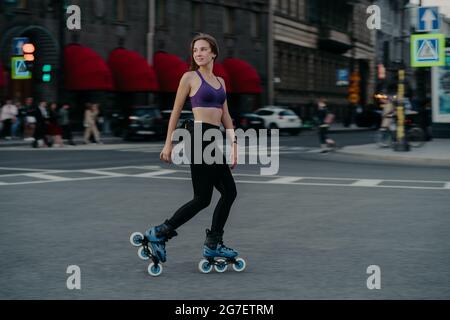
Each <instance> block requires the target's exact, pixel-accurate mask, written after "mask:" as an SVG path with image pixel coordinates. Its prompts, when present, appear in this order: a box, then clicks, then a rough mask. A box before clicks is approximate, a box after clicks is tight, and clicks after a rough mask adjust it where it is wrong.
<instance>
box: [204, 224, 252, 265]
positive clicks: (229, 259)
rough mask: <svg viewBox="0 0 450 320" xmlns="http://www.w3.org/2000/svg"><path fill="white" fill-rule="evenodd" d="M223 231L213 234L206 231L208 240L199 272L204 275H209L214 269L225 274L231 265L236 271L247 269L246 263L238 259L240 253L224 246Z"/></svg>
mask: <svg viewBox="0 0 450 320" xmlns="http://www.w3.org/2000/svg"><path fill="white" fill-rule="evenodd" d="M222 237H223V231H222V232H213V231H211V230H209V229H207V230H206V240H205V244H204V247H203V257H204V258H205V259H202V260H201V261H200V263H199V270H200V271H201V272H203V273H209V272H210V271H211V270H212V268H213V267H214V269H215V270H216V271H217V272H225V271H226V269H227V266H228V265H229V264H233V269H234V270H235V271H243V270H244V269H245V261H244V259H242V258H237V259H236V257H237V255H238V252H237V251H236V250H234V249H231V248H228V247H227V246H225V245H224V244H223V240H222Z"/></svg>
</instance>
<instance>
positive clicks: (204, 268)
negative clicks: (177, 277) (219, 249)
mask: <svg viewBox="0 0 450 320" xmlns="http://www.w3.org/2000/svg"><path fill="white" fill-rule="evenodd" d="M212 268H213V265H212V264H210V263H209V261H208V260H206V259H202V260H200V262H199V263H198V270H200V272H202V273H210V272H211V270H212Z"/></svg>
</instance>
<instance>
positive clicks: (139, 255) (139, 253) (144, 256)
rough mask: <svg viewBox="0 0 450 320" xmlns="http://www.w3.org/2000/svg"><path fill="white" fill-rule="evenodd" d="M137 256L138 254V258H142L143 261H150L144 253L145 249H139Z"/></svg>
mask: <svg viewBox="0 0 450 320" xmlns="http://www.w3.org/2000/svg"><path fill="white" fill-rule="evenodd" d="M137 254H138V257H139V258H141V259H142V260H145V261H146V260H148V259H150V257H149V256H148V254H147V253H146V252H145V251H144V247H140V248H139V249H138V252H137Z"/></svg>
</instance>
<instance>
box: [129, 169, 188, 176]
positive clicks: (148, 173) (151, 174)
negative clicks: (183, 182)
mask: <svg viewBox="0 0 450 320" xmlns="http://www.w3.org/2000/svg"><path fill="white" fill-rule="evenodd" d="M174 172H179V170H178V171H177V170H160V171H155V172H145V173H140V174H135V175H133V177H139V178H150V177H154V176H162V175H165V174H170V173H174Z"/></svg>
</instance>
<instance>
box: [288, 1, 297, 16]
mask: <svg viewBox="0 0 450 320" xmlns="http://www.w3.org/2000/svg"><path fill="white" fill-rule="evenodd" d="M290 1H291V4H290V7H289V15H290V16H291V17H295V18H296V17H297V15H298V9H297V5H298V0H290Z"/></svg>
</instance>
